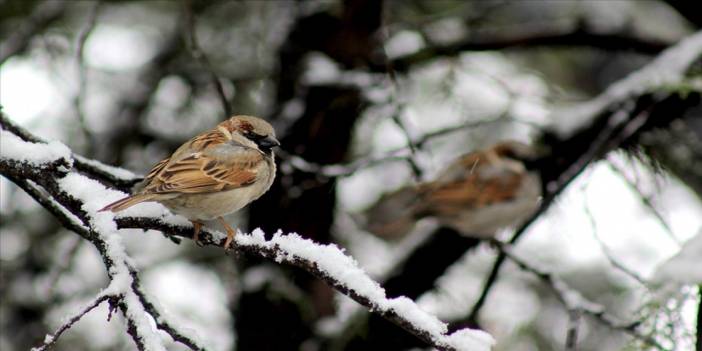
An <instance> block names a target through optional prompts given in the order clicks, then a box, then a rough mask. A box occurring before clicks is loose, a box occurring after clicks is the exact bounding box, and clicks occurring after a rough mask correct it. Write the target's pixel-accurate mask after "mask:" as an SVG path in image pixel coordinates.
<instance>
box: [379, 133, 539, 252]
mask: <svg viewBox="0 0 702 351" xmlns="http://www.w3.org/2000/svg"><path fill="white" fill-rule="evenodd" d="M538 156H539V155H538V153H537V152H536V151H535V150H534V149H533V148H532V147H530V146H528V145H526V144H523V143H519V142H516V141H506V142H502V143H499V144H497V145H494V146H492V147H490V148H488V149H485V150H480V151H475V152H472V153H469V154H466V155H463V156H461V157H459V158H458V159H457V160H455V161H454V162H453V163H451V164H450V165H449V166H448V167H447V168H446V169H444V170H443V171H442V172H441V173H440V175H439V176H438V177H437V178H436V180H434V181H431V182H426V183H421V184H418V185H411V186H407V187H404V188H401V189H399V190H396V191H394V192H392V193H389V194H386V195H383V196H382V197H381V198H380V200H378V202H377V203H376V204H375V205H373V206H372V207H371V208H370V209H369V210H368V211H367V212H366V214H367V215H366V228H367V229H368V230H369V231H370V232H372V233H374V234H376V235H377V236H379V237H381V238H385V239H397V238H401V237H403V236H404V235H405V234H407V233H408V232H410V231H411V230H412V228H413V227H414V225H415V223H416V222H417V221H418V220H419V219H422V218H425V217H434V218H436V219H437V220H438V222H439V223H440V224H441V225H444V226H447V227H450V228H453V229H455V230H457V231H459V232H460V233H462V234H464V235H467V236H474V237H479V238H491V237H493V236H494V235H495V234H496V233H497V231H498V229H501V228H504V227H508V226H512V225H517V224H520V223H522V222H523V221H525V220H526V219H527V218H528V217H529V216H530V215H532V214H533V213H534V211H536V209H537V208H538V206H539V202H540V198H541V193H542V191H541V181H540V177H539V175H538V173H537V172H536V171H535V170H534V169H533V167H534V166H535V164H534V163H535V162H537V160H538Z"/></svg>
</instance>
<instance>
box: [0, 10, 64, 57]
mask: <svg viewBox="0 0 702 351" xmlns="http://www.w3.org/2000/svg"><path fill="white" fill-rule="evenodd" d="M68 4H69V2H67V1H52V0H46V1H43V2H41V3H40V4H38V5H37V6H36V7H35V8H34V11H33V12H32V14H31V15H29V17H28V18H26V19H23V20H22V24H21V25H20V26H19V28H15V29H13V30H11V31H10V34H9V36H8V37H6V38H5V39H4V40H3V42H2V44H1V45H0V65H2V64H3V63H5V61H7V59H9V58H10V57H12V56H14V55H17V54H20V53H21V52H22V51H24V50H26V49H27V47H28V46H29V43H30V42H31V41H32V39H34V37H35V36H36V35H37V34H39V33H41V32H42V31H44V30H45V29H46V28H47V27H49V25H51V24H52V23H53V22H56V21H57V20H59V19H61V18H63V15H64V14H65V10H66V6H67V5H68Z"/></svg>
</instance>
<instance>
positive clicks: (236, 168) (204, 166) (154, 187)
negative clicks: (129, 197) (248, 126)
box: [143, 132, 266, 194]
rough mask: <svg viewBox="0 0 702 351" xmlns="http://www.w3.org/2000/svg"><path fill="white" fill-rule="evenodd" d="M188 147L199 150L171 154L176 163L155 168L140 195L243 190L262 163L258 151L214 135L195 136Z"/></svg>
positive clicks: (253, 179) (252, 179) (256, 173)
mask: <svg viewBox="0 0 702 351" xmlns="http://www.w3.org/2000/svg"><path fill="white" fill-rule="evenodd" d="M189 144H190V147H189V149H190V150H200V151H197V152H192V153H187V152H184V151H181V150H180V149H179V150H177V151H176V152H175V153H174V155H178V156H179V158H178V159H177V160H174V161H170V162H166V163H165V164H164V165H161V164H159V165H156V167H154V170H152V172H151V173H154V174H153V176H152V174H151V173H149V176H150V177H151V180H150V182H149V183H148V184H147V185H146V186H145V187H144V190H143V193H147V194H148V193H156V194H162V193H188V194H195V193H210V192H215V191H223V190H231V189H236V188H240V187H244V186H247V185H251V184H253V183H254V182H255V181H256V176H257V175H258V170H259V169H260V167H261V166H262V164H263V163H265V162H266V161H265V159H264V155H263V154H262V153H261V152H259V151H258V150H256V149H253V148H250V147H247V146H244V145H241V144H238V143H236V142H234V141H231V140H226V138H225V136H224V135H222V134H221V133H218V132H212V133H207V134H203V135H201V136H198V137H197V138H195V139H193V140H191V141H190V142H189ZM174 157H175V156H174ZM162 162H163V161H162ZM159 167H160V169H158V168H159Z"/></svg>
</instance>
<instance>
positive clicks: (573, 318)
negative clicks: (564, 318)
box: [565, 310, 581, 351]
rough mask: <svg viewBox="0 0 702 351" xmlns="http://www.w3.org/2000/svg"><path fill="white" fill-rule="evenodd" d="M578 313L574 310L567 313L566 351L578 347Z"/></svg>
mask: <svg viewBox="0 0 702 351" xmlns="http://www.w3.org/2000/svg"><path fill="white" fill-rule="evenodd" d="M580 315H581V313H580V311H579V310H574V311H569V312H568V328H567V330H566V341H565V349H566V350H568V351H575V350H577V345H578V326H579V325H580Z"/></svg>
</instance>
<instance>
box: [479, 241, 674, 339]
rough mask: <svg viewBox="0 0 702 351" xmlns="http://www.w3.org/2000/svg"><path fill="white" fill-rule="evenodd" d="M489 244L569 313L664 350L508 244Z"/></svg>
mask: <svg viewBox="0 0 702 351" xmlns="http://www.w3.org/2000/svg"><path fill="white" fill-rule="evenodd" d="M491 243H492V244H494V245H495V247H497V248H498V250H499V251H500V252H502V253H503V254H504V255H505V256H506V257H507V258H509V260H510V261H512V262H514V263H516V264H517V265H518V266H519V267H520V268H521V269H523V270H525V271H528V272H531V273H533V274H534V275H535V276H537V277H538V278H539V279H540V280H541V281H543V282H544V283H545V284H546V285H547V286H548V287H549V288H550V289H551V291H553V293H554V294H555V295H556V298H558V300H559V301H560V302H561V303H562V304H563V305H564V306H565V307H566V309H567V310H568V311H569V312H571V311H580V312H582V313H584V314H587V315H589V316H591V317H593V318H594V319H595V320H597V321H598V322H600V323H602V324H604V325H605V326H607V327H609V328H611V329H614V330H619V331H622V332H625V333H627V334H629V335H631V336H633V337H634V338H636V339H638V340H641V341H643V342H645V343H647V344H648V345H650V346H653V347H655V348H657V349H658V350H666V348H664V347H663V346H662V345H660V344H659V343H658V342H657V341H656V340H655V339H653V338H652V337H650V336H648V335H644V334H642V333H640V332H639V331H638V326H639V324H640V323H639V322H638V321H636V322H633V323H623V322H621V321H619V319H618V318H617V317H615V316H612V315H610V314H608V313H606V312H605V311H604V310H603V307H602V306H601V305H599V304H596V303H593V302H591V301H588V300H586V299H585V298H584V297H583V296H582V295H580V294H579V293H578V292H576V291H575V290H573V289H571V288H570V287H569V286H568V285H567V284H566V283H565V282H564V281H562V280H561V279H560V278H559V277H557V276H555V275H554V274H553V273H551V272H547V271H545V270H542V269H539V268H536V267H535V266H533V265H531V264H529V263H528V262H526V261H525V260H523V259H521V258H519V257H518V256H517V255H515V254H514V253H513V252H512V246H511V245H510V244H506V243H503V242H500V241H497V240H492V241H491Z"/></svg>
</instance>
